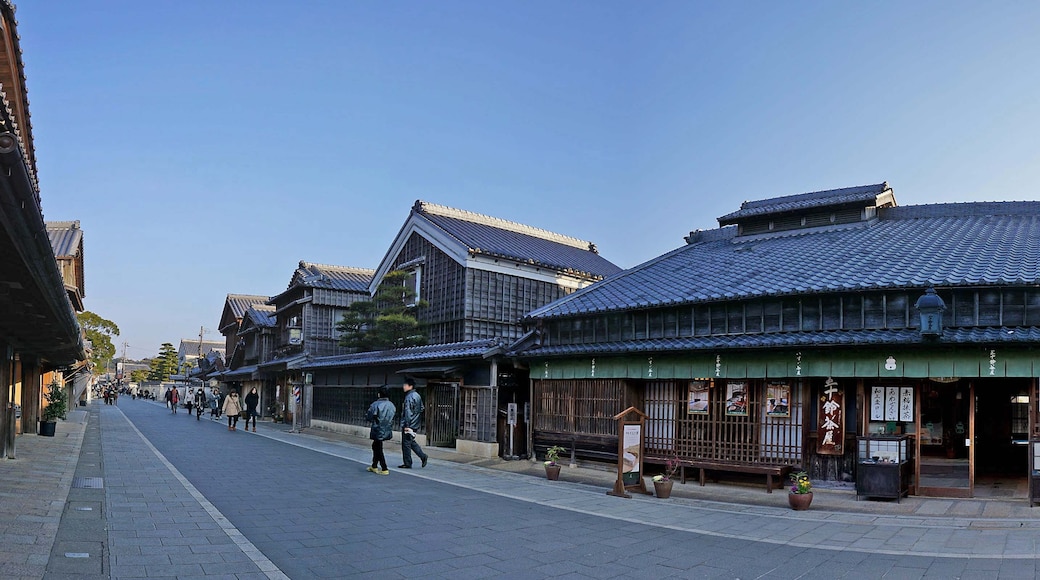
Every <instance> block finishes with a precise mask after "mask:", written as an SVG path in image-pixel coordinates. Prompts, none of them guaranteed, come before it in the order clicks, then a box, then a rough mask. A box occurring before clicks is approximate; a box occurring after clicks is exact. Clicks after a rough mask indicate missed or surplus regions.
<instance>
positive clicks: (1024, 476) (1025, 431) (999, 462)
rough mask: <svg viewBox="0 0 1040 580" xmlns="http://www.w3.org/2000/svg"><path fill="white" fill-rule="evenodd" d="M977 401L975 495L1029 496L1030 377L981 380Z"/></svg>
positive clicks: (977, 388)
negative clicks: (1025, 378)
mask: <svg viewBox="0 0 1040 580" xmlns="http://www.w3.org/2000/svg"><path fill="white" fill-rule="evenodd" d="M975 400H976V403H975V441H976V445H977V448H976V450H975V497H993V498H1005V497H1006V498H1013V497H1019V498H1025V497H1028V474H1029V457H1028V455H1027V452H1028V449H1029V401H1030V397H1029V382H1028V380H1021V381H1016V380H1010V379H1006V380H994V381H979V382H978V383H977V385H976V388H975Z"/></svg>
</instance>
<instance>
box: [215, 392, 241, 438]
mask: <svg viewBox="0 0 1040 580" xmlns="http://www.w3.org/2000/svg"><path fill="white" fill-rule="evenodd" d="M220 410H221V411H222V412H223V413H224V414H225V415H227V430H228V431H237V430H238V415H239V414H240V413H241V412H242V403H241V402H240V401H239V400H238V391H231V392H230V393H228V396H227V397H224V406H223V407H222V408H221V409H220Z"/></svg>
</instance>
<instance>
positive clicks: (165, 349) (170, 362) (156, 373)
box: [148, 342, 178, 381]
mask: <svg viewBox="0 0 1040 580" xmlns="http://www.w3.org/2000/svg"><path fill="white" fill-rule="evenodd" d="M149 366H150V367H151V369H150V370H149V371H148V380H150V381H168V380H170V375H173V374H176V373H177V370H178V364H177V349H175V348H173V345H172V344H170V343H168V342H164V343H162V346H160V347H159V356H157V357H155V358H153V359H152V360H151V362H150V363H149Z"/></svg>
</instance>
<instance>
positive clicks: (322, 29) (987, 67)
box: [17, 0, 1040, 358]
mask: <svg viewBox="0 0 1040 580" xmlns="http://www.w3.org/2000/svg"><path fill="white" fill-rule="evenodd" d="M17 18H18V25H19V28H18V32H19V35H20V37H21V46H22V50H23V53H24V61H25V69H26V77H27V85H28V88H29V97H30V112H31V115H32V124H33V132H34V137H35V145H36V151H37V156H38V165H39V176H40V184H41V196H42V198H43V209H44V216H45V218H46V219H48V220H52V221H53V220H73V219H78V220H80V221H81V224H82V227H83V229H84V235H85V244H86V247H85V256H86V294H87V295H86V300H85V305H86V307H87V309H88V310H91V311H94V312H96V313H98V314H100V315H102V316H104V317H106V318H108V319H110V320H113V321H114V322H116V323H117V324H118V325H119V326H120V328H121V330H122V335H121V336H120V337H119V339H117V342H118V343H120V344H121V343H122V342H123V341H126V342H127V343H129V345H130V347H129V349H128V350H127V354H128V356H130V357H131V358H141V357H146V356H153V355H155V354H156V353H157V352H158V349H159V345H160V344H161V343H162V342H172V343H174V345H175V346H176V345H177V344H178V342H179V340H180V339H181V338H190V337H193V336H196V337H197V335H198V332H199V327H200V326H204V327H205V328H206V329H207V330H209V331H210V333H209V334H207V335H206V338H208V339H214V340H217V339H220V338H221V337H220V335H219V334H218V333H217V332H216V327H217V324H218V322H219V318H220V314H221V310H222V308H223V304H224V298H225V296H226V295H227V294H228V293H242V294H262V295H274V294H277V293H280V292H281V291H283V290H284V289H285V287H286V285H287V284H288V282H289V279H290V277H291V274H292V272H293V270H294V268H295V267H296V264H297V263H298V262H299V261H300V260H307V261H310V262H319V263H326V264H336V265H344V266H359V267H370V268H374V267H375V266H376V265H378V263H379V261H380V259H381V258H382V257H383V254H384V252H386V250H387V248H388V247H389V245H390V243H391V241H392V239H393V237H394V235H396V233H397V231H398V229H399V228H400V226H401V225H402V223H403V222H404V220H405V219H406V218H407V216H408V211H409V208H410V207H411V205H412V203H413V202H414V201H415V200H416V199H423V200H426V201H430V202H434V203H438V204H443V205H448V206H452V207H457V208H461V209H466V210H470V211H475V212H479V213H484V214H488V215H493V216H495V217H499V218H503V219H508V220H513V221H517V222H521V223H524V224H528V225H532V226H537V227H541V228H545V229H549V230H552V231H556V232H559V233H563V234H567V235H571V236H575V237H579V238H582V239H587V240H591V241H593V242H595V243H596V245H597V246H598V247H599V249H600V253H601V254H602V255H603V256H604V257H606V258H607V259H609V260H611V261H613V262H615V263H616V264H618V265H619V266H622V267H631V266H634V265H637V264H639V263H642V262H644V261H646V260H649V259H651V258H653V257H655V256H657V255H660V254H662V253H664V252H666V251H668V250H670V249H673V248H676V247H678V246H680V245H681V244H682V243H683V241H682V238H683V236H685V235H687V234H688V233H689V232H690V231H691V230H694V229H708V228H713V227H717V222H716V221H715V218H717V217H719V216H721V215H724V214H727V213H729V212H731V211H734V210H736V209H737V208H738V207H739V205H740V203H741V202H742V201H744V200H749V199H763V198H768V197H775V196H781V195H789V194H796V193H802V192H808V191H817V190H822V189H831V188H839V187H848V186H854V185H863V184H869V183H879V182H881V181H888V182H889V184H890V185H891V186H892V187H893V188H894V190H895V193H896V198H897V200H898V202H899V203H900V204H901V205H916V204H924V203H940V202H959V201H992V200H1032V199H1040V198H1038V190H1037V185H1038V184H1040V149H1038V142H1040V139H1038V135H1040V75H1038V74H1037V72H1036V71H1037V63H1038V62H1040V40H1038V39H1040V3H1036V2H999V3H981V2H980V3H966V2H913V3H904V2H871V3H838V2H797V3H795V2H782V3H777V2H716V3H708V2H693V1H683V2H653V3H637V2H625V3H622V2H606V1H595V2H537V1H536V2H522V3H521V2H516V3H506V2H450V1H449V2H397V3H376V2H348V1H339V0H328V1H309V0H300V1H298V2H284V1H281V2H265V1H251V2H244V1H231V0H205V1H192V0H180V1H177V2H173V1H169V2H166V1H159V0H156V1H154V2H152V1H149V2H141V1H139V0H125V1H105V0H100V1H93V2H82V1H76V2H61V3H56V2H24V3H19V4H18V11H17ZM120 351H121V347H120Z"/></svg>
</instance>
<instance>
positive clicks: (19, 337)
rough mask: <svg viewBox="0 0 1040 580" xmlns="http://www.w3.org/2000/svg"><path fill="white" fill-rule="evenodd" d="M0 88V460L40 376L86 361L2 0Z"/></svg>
mask: <svg viewBox="0 0 1040 580" xmlns="http://www.w3.org/2000/svg"><path fill="white" fill-rule="evenodd" d="M0 91H2V92H3V94H4V99H2V102H0V272H3V276H2V280H0V388H2V390H3V393H4V394H3V396H2V397H0V457H7V456H8V454H9V453H10V452H13V451H14V444H15V441H14V433H15V427H16V425H17V422H16V421H17V420H16V415H17V412H16V410H15V407H14V405H20V406H21V409H22V418H21V420H22V423H23V424H24V425H26V426H27V428H26V431H28V432H35V425H36V424H37V421H38V419H39V414H40V407H41V393H42V384H43V382H44V377H45V376H46V375H47V374H48V373H51V372H53V371H60V370H61V369H63V368H65V367H66V366H67V365H71V364H74V363H76V362H77V361H82V360H85V359H86V358H87V354H86V351H85V348H84V341H83V333H82V331H81V330H80V327H79V324H78V322H77V321H76V312H75V309H74V307H73V304H72V302H71V301H70V299H69V295H68V293H67V291H66V285H65V280H63V279H62V275H61V272H60V270H59V269H58V264H57V261H56V258H55V255H54V249H53V248H52V247H51V244H50V238H49V236H48V232H47V226H46V224H45V223H44V218H43V211H42V209H41V202H40V189H39V182H38V180H37V177H36V158H35V149H34V147H33V132H32V123H31V121H30V118H29V100H28V98H27V93H26V85H25V69H24V66H23V63H22V52H21V47H20V43H19V39H18V33H17V22H16V20H15V17H14V6H13V4H11V2H9V1H8V0H0ZM49 381H50V380H49V379H48V382H49ZM59 381H60V378H59ZM29 426H32V427H29Z"/></svg>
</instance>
